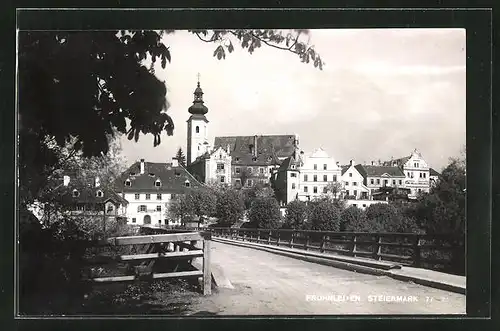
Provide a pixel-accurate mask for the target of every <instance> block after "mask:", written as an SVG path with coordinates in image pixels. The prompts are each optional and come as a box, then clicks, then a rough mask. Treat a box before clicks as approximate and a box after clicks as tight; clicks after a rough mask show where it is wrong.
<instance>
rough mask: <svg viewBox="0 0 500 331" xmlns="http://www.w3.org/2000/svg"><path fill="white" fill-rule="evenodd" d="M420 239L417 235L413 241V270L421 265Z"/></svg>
mask: <svg viewBox="0 0 500 331" xmlns="http://www.w3.org/2000/svg"><path fill="white" fill-rule="evenodd" d="M420 257H421V256H420V237H419V236H418V235H416V236H415V238H414V241H413V266H414V267H415V268H419V267H420V265H421V261H420Z"/></svg>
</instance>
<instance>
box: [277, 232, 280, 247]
mask: <svg viewBox="0 0 500 331" xmlns="http://www.w3.org/2000/svg"><path fill="white" fill-rule="evenodd" d="M277 231H278V242H276V246H279V245H280V233H281V231H280V230H277Z"/></svg>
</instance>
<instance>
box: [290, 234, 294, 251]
mask: <svg viewBox="0 0 500 331" xmlns="http://www.w3.org/2000/svg"><path fill="white" fill-rule="evenodd" d="M294 236H295V231H292V236H291V237H290V248H293V237H294Z"/></svg>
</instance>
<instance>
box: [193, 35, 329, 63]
mask: <svg viewBox="0 0 500 331" xmlns="http://www.w3.org/2000/svg"><path fill="white" fill-rule="evenodd" d="M191 32H192V33H194V34H195V35H196V36H197V37H198V38H199V39H200V40H202V41H204V42H210V43H213V42H216V43H219V45H218V46H217V47H216V49H215V50H214V53H213V56H214V57H217V59H219V60H222V59H225V58H226V51H227V52H228V53H232V52H233V51H234V44H233V42H235V43H238V44H239V45H240V46H241V48H242V49H246V50H247V51H248V52H249V53H250V54H252V53H253V52H254V51H255V50H256V49H257V48H260V47H261V46H262V45H267V46H270V47H273V48H277V49H280V50H284V51H287V52H291V53H293V54H295V55H298V56H299V58H300V60H301V62H303V63H310V62H312V64H313V65H314V67H315V68H318V69H320V70H322V69H323V65H324V62H323V60H322V59H321V56H320V55H319V54H318V53H317V52H316V51H315V50H314V46H313V45H310V44H309V41H307V42H306V41H303V40H301V37H303V36H307V35H308V34H309V31H308V30H299V29H296V30H291V31H288V32H284V31H275V30H246V29H239V30H213V31H209V30H191Z"/></svg>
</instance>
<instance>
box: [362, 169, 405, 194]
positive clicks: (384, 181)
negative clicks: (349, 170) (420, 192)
mask: <svg viewBox="0 0 500 331" xmlns="http://www.w3.org/2000/svg"><path fill="white" fill-rule="evenodd" d="M355 168H356V170H357V171H358V173H359V174H360V175H361V176H362V177H363V184H364V186H366V188H367V189H368V190H369V194H368V195H369V196H373V194H374V193H375V192H377V191H379V190H380V188H383V187H394V188H397V187H401V188H404V187H405V179H406V177H405V175H404V173H403V171H402V170H401V169H400V168H399V167H396V166H394V167H393V166H382V165H365V164H357V165H356V166H355Z"/></svg>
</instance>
